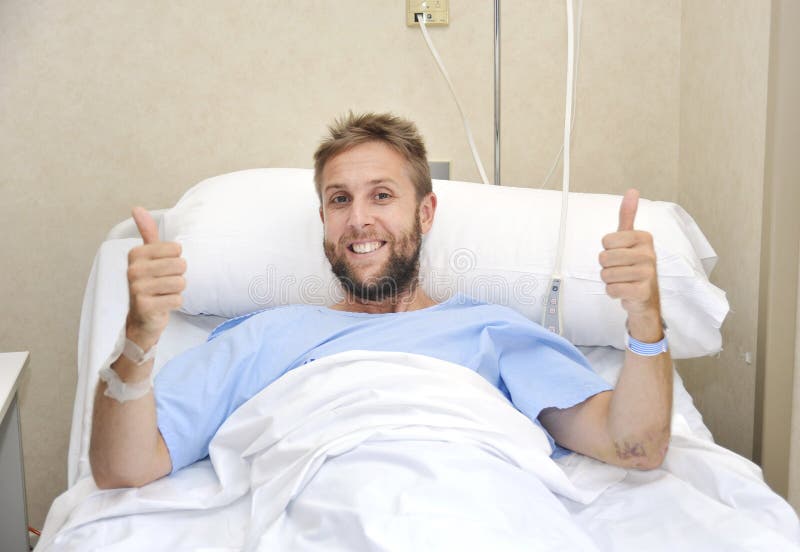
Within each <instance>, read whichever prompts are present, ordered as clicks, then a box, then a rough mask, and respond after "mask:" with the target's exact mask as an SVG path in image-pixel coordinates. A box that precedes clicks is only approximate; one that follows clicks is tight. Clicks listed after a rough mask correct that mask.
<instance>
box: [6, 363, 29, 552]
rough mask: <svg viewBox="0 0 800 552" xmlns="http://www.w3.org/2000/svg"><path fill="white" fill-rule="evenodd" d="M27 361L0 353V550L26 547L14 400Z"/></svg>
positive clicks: (19, 446)
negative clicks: (0, 547)
mask: <svg viewBox="0 0 800 552" xmlns="http://www.w3.org/2000/svg"><path fill="white" fill-rule="evenodd" d="M27 364H28V353H27V352H25V353H0V420H2V421H0V542H2V543H3V550H8V551H19V552H22V551H23V550H24V551H25V552H27V551H28V550H29V545H28V514H27V511H26V509H25V473H24V472H23V469H22V444H21V439H20V434H19V404H18V401H17V389H18V388H19V382H20V380H21V379H22V372H23V370H24V369H25V367H26V366H27Z"/></svg>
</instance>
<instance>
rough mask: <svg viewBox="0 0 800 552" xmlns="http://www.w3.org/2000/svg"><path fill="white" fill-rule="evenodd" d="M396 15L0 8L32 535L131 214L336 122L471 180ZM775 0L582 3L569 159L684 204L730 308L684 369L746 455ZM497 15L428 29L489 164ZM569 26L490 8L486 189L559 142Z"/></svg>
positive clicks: (531, 13)
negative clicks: (361, 123) (88, 314)
mask: <svg viewBox="0 0 800 552" xmlns="http://www.w3.org/2000/svg"><path fill="white" fill-rule="evenodd" d="M404 4H405V2H403V1H401V0H382V1H374V2H370V3H369V8H368V9H366V8H365V4H364V2H357V1H355V0H340V1H338V2H323V1H321V0H317V1H314V0H305V1H298V2H294V3H292V4H291V5H292V6H293V7H294V9H293V10H289V9H287V4H286V3H284V2H263V1H260V2H256V1H250V2H241V3H237V4H236V5H235V7H232V5H231V4H228V3H219V2H212V1H210V0H205V1H192V2H189V1H188V0H185V1H183V2H170V3H141V2H132V1H129V2H101V1H99V0H98V1H95V2H91V1H85V2H81V3H80V5H78V4H75V3H64V2H36V3H34V2H29V1H27V0H6V1H4V2H0V125H2V129H0V166H2V167H3V169H2V171H0V192H2V197H3V202H2V204H0V231H2V232H3V234H4V235H5V236H10V237H11V238H10V239H6V240H5V241H4V245H3V250H2V257H3V259H4V270H3V271H0V293H2V305H3V309H4V314H5V316H4V317H3V320H2V322H0V349H2V350H30V351H31V364H30V367H31V374H30V377H29V380H28V381H27V382H26V385H25V386H24V388H23V392H22V425H23V439H24V443H23V445H24V449H25V465H26V484H27V491H28V497H29V512H30V522H31V523H32V524H33V525H34V526H41V524H42V521H43V519H44V515H45V513H46V511H47V508H48V507H49V504H50V502H51V500H52V499H53V497H54V496H55V495H57V494H58V493H59V492H61V491H62V490H63V489H64V488H65V485H66V475H65V472H66V451H67V439H68V429H69V422H70V417H71V405H72V400H73V396H74V386H75V356H76V339H77V331H78V315H79V309H80V302H81V298H82V293H83V287H84V284H85V281H86V277H87V275H88V271H89V268H90V264H91V260H92V257H93V255H94V252H95V250H96V248H97V246H98V244H99V242H100V241H101V240H102V237H103V235H104V234H105V232H106V231H107V230H108V228H109V227H110V226H111V225H112V224H114V223H115V222H116V221H118V220H120V219H122V218H124V217H126V216H127V214H128V210H129V207H130V206H131V205H134V204H143V205H145V206H147V207H164V206H169V205H171V204H173V203H174V202H175V201H176V200H177V198H178V197H179V196H180V194H181V193H182V192H183V191H184V190H186V189H187V188H188V187H189V186H191V185H192V184H193V183H195V182H197V181H198V180H200V179H202V178H204V177H207V176H211V175H214V174H219V173H222V172H227V171H231V170H236V169H241V168H249V167H261V166H301V167H308V166H310V155H311V152H312V151H313V148H314V145H315V143H316V141H317V140H318V138H319V137H320V136H321V135H322V133H323V131H324V125H325V124H326V123H327V122H328V121H329V120H330V119H331V118H332V117H333V116H335V115H337V114H339V113H342V112H343V111H346V110H347V109H356V110H363V109H375V110H394V111H396V112H398V113H400V114H404V115H407V116H410V117H412V118H414V119H415V120H417V121H418V123H419V125H420V127H421V130H422V131H423V133H424V134H425V136H426V137H427V140H428V146H429V151H430V156H431V157H432V158H434V159H450V160H452V161H453V173H452V174H453V178H457V179H467V180H477V173H476V171H475V169H474V168H473V164H472V161H471V158H470V156H469V150H468V146H467V144H466V140H465V139H464V137H463V132H462V129H461V122H460V120H459V118H458V112H457V110H456V108H455V106H454V104H453V102H452V100H451V99H450V97H449V93H448V91H447V88H446V85H445V84H444V82H443V81H442V79H441V78H440V76H439V75H438V73H437V71H436V68H435V66H434V64H433V61H432V60H431V58H430V55H429V53H428V52H427V49H426V48H425V46H424V43H423V41H422V39H421V37H420V36H419V32H418V30H417V29H413V28H407V27H406V26H405V24H404V16H403V9H404ZM723 4H724V6H723ZM769 5H770V3H769V2H768V1H767V0H763V1H759V2H750V1H749V0H739V1H737V2H725V3H721V2H710V1H702V2H700V1H694V0H693V1H692V2H683V3H682V2H681V0H671V1H658V2H638V3H634V4H631V3H630V2H628V1H626V0H608V1H606V2H603V3H602V4H600V3H597V2H586V6H585V9H584V22H583V35H582V52H581V54H582V57H581V61H580V75H579V81H578V98H579V101H578V107H577V122H576V126H575V137H574V146H573V187H574V189H576V190H582V191H603V192H620V191H622V190H623V189H625V188H626V187H628V186H631V185H636V186H639V187H640V189H641V190H642V192H643V195H645V196H646V197H649V198H652V199H667V200H680V201H681V202H682V203H683V204H684V206H685V207H686V208H687V209H688V210H689V211H690V212H691V213H692V214H694V215H696V216H697V217H698V220H699V221H700V223H701V225H702V227H703V228H704V229H705V230H706V231H707V233H708V235H709V237H710V239H711V241H712V243H713V244H714V246H715V247H716V248H717V249H718V251H719V252H720V254H721V256H722V261H721V262H720V266H719V268H718V272H717V273H716V281H717V283H719V284H721V285H722V286H723V287H726V288H727V289H728V290H729V293H730V297H731V301H732V304H733V305H734V308H735V309H736V313H735V316H733V317H732V319H731V321H730V323H729V325H728V327H726V334H725V343H726V352H725V353H723V356H722V357H721V358H720V359H709V360H707V361H704V362H698V363H691V364H687V365H686V366H682V367H681V371H682V373H684V374H685V375H686V376H687V381H688V383H689V386H690V388H691V390H692V391H693V392H696V393H697V396H698V399H699V400H698V402H699V404H700V407H701V409H702V410H703V411H704V413H705V415H706V420H707V422H708V424H709V426H711V428H712V429H713V430H714V431H715V432H716V433H717V436H718V438H719V440H720V441H721V442H722V443H723V444H726V445H729V446H732V447H733V448H734V449H735V450H737V451H739V452H743V453H744V454H749V453H750V451H751V450H752V435H753V409H754V407H753V402H754V398H753V395H754V368H753V366H751V365H746V364H744V362H743V361H742V359H741V358H740V356H739V355H740V353H743V352H744V351H754V347H755V342H754V340H755V326H754V322H753V320H754V317H755V316H756V315H757V301H756V299H755V297H757V287H756V288H753V286H754V285H755V286H757V283H758V268H757V267H758V262H759V251H760V249H759V246H760V241H759V238H758V236H759V235H760V223H761V221H760V217H759V216H758V213H760V206H761V202H762V198H761V191H760V189H759V185H760V184H759V183H760V182H762V181H763V169H764V159H763V154H764V143H763V140H764V125H765V122H764V118H765V106H766V59H767V56H768V43H769V40H768V38H769ZM491 16H492V13H491V2H484V1H478V0H473V1H470V2H467V1H462V2H459V1H456V0H453V1H452V2H451V25H450V27H448V28H445V29H431V35H432V36H433V39H434V41H435V42H436V44H437V46H438V48H439V50H440V53H441V55H442V57H443V58H444V60H445V61H446V63H447V66H448V69H449V71H450V73H451V76H452V77H453V80H454V83H455V86H456V88H457V89H458V90H459V92H460V95H461V101H462V103H463V104H464V107H465V109H466V111H467V112H468V113H469V115H470V117H471V124H472V128H473V132H474V133H475V136H476V140H477V143H478V147H479V149H480V151H481V154H482V156H483V160H484V164H485V165H486V167H487V170H488V172H490V173H491V169H490V168H489V167H491V164H492V159H491V151H492V144H491V138H492V78H491V75H492V73H491V63H492V48H491V44H492V38H491V31H492V20H491ZM564 26H565V21H564V11H563V2H562V0H535V1H525V2H522V1H517V2H514V1H506V2H503V31H504V40H503V71H504V72H503V115H504V119H503V138H504V142H503V160H504V168H503V182H504V184H508V185H525V186H536V185H539V183H541V181H542V179H543V178H544V176H545V174H546V173H547V170H548V169H549V167H550V163H551V162H552V159H553V157H554V156H555V154H556V152H557V151H558V149H559V147H560V136H561V132H562V126H563V79H564V69H563V64H564V57H565V51H564V47H565V42H566V37H565V29H564ZM704 65H705V66H707V67H711V68H712V70H713V71H712V73H713V74H712V76H708V75H705V74H704V73H703V71H702V69H703V67H704ZM759 152H760V153H759ZM559 182H560V177H559V175H558V174H555V175H554V178H553V180H552V186H557V185H558V183H559ZM720 197H721V198H724V199H723V201H721V202H720V201H712V200H714V199H715V198H720ZM728 209H732V210H733V212H732V213H731V212H730V211H728ZM753 209H755V212H756V213H757V214H756V216H753V214H752V210H753ZM737 243H738V247H737ZM743 266H744V267H746V269H745V270H741V271H739V270H738V269H739V268H741V267H743ZM750 272H753V274H751V273H750ZM754 289H755V291H754ZM704 364H705V365H704ZM723 368H724V369H723ZM732 405H735V406H736V408H735V409H733V412H734V414H733V415H731V406H732Z"/></svg>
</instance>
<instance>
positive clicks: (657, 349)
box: [625, 332, 669, 356]
mask: <svg viewBox="0 0 800 552" xmlns="http://www.w3.org/2000/svg"><path fill="white" fill-rule="evenodd" d="M625 335H626V336H627V340H626V343H625V344H626V346H627V347H628V349H630V350H631V352H632V353H635V354H637V355H640V356H657V355H660V354H661V353H666V352H667V350H668V349H669V347H668V344H667V333H666V332H664V338H663V339H662V340H661V341H656V342H655V343H644V342H642V341H639V340H638V339H634V338H632V337H631V334H629V333H628V332H625Z"/></svg>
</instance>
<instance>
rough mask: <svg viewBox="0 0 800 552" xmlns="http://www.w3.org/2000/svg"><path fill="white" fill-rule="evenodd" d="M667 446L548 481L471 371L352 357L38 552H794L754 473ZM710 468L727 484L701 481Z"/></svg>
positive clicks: (539, 456) (325, 363)
mask: <svg viewBox="0 0 800 552" xmlns="http://www.w3.org/2000/svg"><path fill="white" fill-rule="evenodd" d="M677 437H679V438H678V439H677V441H676V439H673V445H672V448H671V450H670V452H669V454H668V461H667V462H666V463H665V466H664V469H660V470H654V471H652V472H634V471H632V472H628V471H626V470H622V469H620V468H615V467H612V466H607V465H604V464H600V463H598V462H595V461H593V460H590V459H588V458H584V457H581V456H578V455H573V456H571V457H569V459H567V460H564V461H562V462H561V465H559V464H557V463H555V462H554V461H552V460H551V459H550V457H549V454H550V446H549V444H548V441H547V438H546V436H545V434H544V433H543V432H542V430H541V429H540V428H539V427H538V426H537V425H535V424H533V423H531V422H530V420H528V419H527V418H526V417H525V416H523V415H522V414H521V413H519V412H518V411H517V410H516V409H514V408H513V407H512V406H511V405H510V404H509V403H508V401H507V400H506V399H505V398H504V397H503V396H502V394H500V392H499V391H497V390H496V389H495V388H494V387H493V386H491V385H490V384H489V383H488V382H486V381H485V380H484V379H483V378H481V377H480V376H478V375H477V374H475V373H474V372H472V371H471V370H468V369H466V368H463V367H460V366H457V365H454V364H450V363H447V362H444V361H440V360H437V359H432V358H429V357H423V356H419V355H409V354H402V353H375V352H365V351H351V352H348V353H342V354H339V355H335V356H332V357H327V358H323V359H320V360H317V361H315V362H313V363H310V364H308V365H305V366H303V367H301V368H298V369H296V370H294V371H292V372H289V373H288V374H286V375H285V376H283V377H282V378H280V379H279V380H278V381H276V382H275V383H273V384H272V385H270V386H269V387H267V388H266V389H264V390H263V391H262V392H261V393H259V394H258V395H256V396H255V397H253V398H252V399H251V400H250V401H248V402H247V403H245V404H244V405H243V406H242V407H241V408H239V409H238V410H237V411H236V412H235V413H234V414H233V415H232V416H231V417H230V418H229V419H228V420H227V421H226V422H225V424H223V426H222V427H221V428H220V430H219V431H218V432H217V434H216V436H215V437H214V439H213V440H212V443H211V446H210V460H205V461H202V462H198V463H196V464H194V465H192V466H190V467H188V468H186V469H184V470H181V471H180V472H178V473H177V474H175V475H174V476H171V477H168V478H164V479H162V480H159V481H156V482H154V483H151V484H150V485H147V486H145V487H143V488H141V489H120V490H112V491H100V490H98V489H97V488H96V486H95V485H94V483H93V481H92V480H91V478H83V479H81V480H80V481H78V483H77V484H76V485H74V486H73V487H72V488H71V489H70V490H69V491H67V492H66V493H64V494H63V495H62V496H60V497H59V498H58V499H57V500H56V501H55V502H54V504H53V507H52V508H51V510H50V513H49V514H48V518H47V521H46V523H45V528H44V532H43V535H42V537H41V539H40V541H39V545H38V546H37V550H82V551H83V550H280V551H283V550H287V551H294V550H297V551H305V550H309V551H310V550H319V551H322V550H324V551H326V552H327V551H335V550H343V551H344V550H348V551H358V550H387V551H388V550H391V551H405V550H409V551H411V550H414V551H418V550H432V551H436V550H459V551H462V550H482V551H483V550H508V551H514V550H526V551H529V550H582V551H591V550H634V549H638V550H641V549H648V550H653V549H656V548H658V547H659V546H664V545H666V544H670V543H667V542H664V537H665V536H666V537H667V538H672V537H675V536H677V538H679V539H680V541H678V542H681V543H686V544H688V546H685V547H683V548H684V549H702V550H715V549H719V550H737V549H742V550H761V549H764V550H766V549H770V550H792V549H794V546H793V545H792V544H791V543H790V540H792V541H796V539H797V525H796V523H797V522H796V517H795V518H792V516H793V513H791V510H790V509H789V510H788V511H787V508H788V506H786V505H785V503H783V502H782V501H780V499H778V498H777V497H775V498H772V496H773V495H772V494H771V492H770V491H769V490H768V489H767V488H766V486H765V485H764V484H763V482H761V481H760V476H759V474H758V471H757V469H755V470H754V469H752V468H751V467H749V466H748V464H747V463H746V461H745V463H742V462H740V460H743V459H740V458H739V457H738V456H736V455H733V453H727V451H725V452H720V451H724V449H721V448H720V447H716V445H713V443H707V442H705V441H701V440H697V439H695V440H692V439H691V438H690V437H689V436H686V437H680V436H677ZM680 439H683V441H681V440H680ZM693 447H695V448H693ZM709 455H717V456H720V457H722V460H723V468H725V469H724V470H723V471H721V472H716V471H713V470H712V473H709V472H706V471H705V470H703V469H702V465H703V464H702V462H698V461H697V460H698V459H699V458H701V457H708V456H709ZM718 460H719V459H718V458H715V459H714V462H715V463H717V462H718ZM694 465H697V466H700V468H701V469H695V468H694V467H693V466H694ZM709 465H711V464H709ZM672 472H675V473H672ZM637 478H638V479H637ZM721 478H722V479H725V480H726V481H728V482H726V483H723V484H721V483H720V479H721ZM637 481H638V482H637ZM730 481H735V484H736V485H735V486H736V488H737V489H738V490H737V491H735V492H734V491H731V492H727V491H724V489H727V488H732V487H733V486H732V485H731V484H730V483H729V482H730ZM654 482H655V484H654ZM658 482H661V483H662V484H661V485H660V486H659V485H658V484H657V483H658ZM628 488H630V490H628ZM659 493H660V494H659ZM685 493H689V494H691V495H692V498H691V500H689V501H688V502H687V501H686V500H684V499H683V498H682V495H683V494H685ZM629 500H630V501H632V503H633V502H637V501H638V502H642V501H644V502H646V503H647V502H649V503H650V504H651V505H653V504H656V505H659V506H660V507H659V508H649V509H648V508H647V507H646V506H645V507H644V508H643V507H642V505H641V504H636V505H635V507H633V508H628V507H627V506H626V501H629ZM659 501H660V502H661V504H658V503H659ZM698 504H699V505H701V506H703V507H704V508H705V510H704V511H703V512H697V513H693V514H692V515H688V516H687V515H683V514H684V512H683V511H682V510H683V506H692V507H695V506H696V505H698ZM712 506H713V507H712ZM651 512H652V514H651ZM670 512H676V513H678V514H681V515H683V517H680V516H679V523H678V524H677V525H676V524H670V523H669V521H670V520H669V517H668V516H669V515H670ZM709 512H710V513H711V514H712V515H711V516H709V515H708V513H709ZM653 518H656V521H659V522H660V523H654V522H653ZM684 518H686V519H688V520H689V522H690V523H689V524H688V525H687V524H686V523H685V521H684ZM642 520H643V521H642ZM609 521H610V523H608V522H609ZM620 521H621V522H627V525H625V524H624V523H619V522H620ZM695 526H697V527H695ZM720 527H722V528H724V531H725V533H724V534H723V535H722V536H723V537H724V538H721V539H716V543H717V544H718V546H717V545H715V539H714V538H713V537H714V528H720ZM781 533H783V535H781ZM748 535H751V536H755V535H757V537H758V538H757V544H758V547H755V548H754V547H752V546H751V545H752V544H753V539H752V538H751V539H750V540H748V539H747V538H745V537H747V536H748ZM729 537H732V538H729ZM693 543H694V544H700V543H702V547H700V548H693ZM737 543H743V544H744V546H740V547H739V548H736V546H737V545H738V544H737ZM671 544H672V545H673V547H672V548H673V549H674V545H675V544H677V542H676V541H673V542H672V543H671ZM654 546H655V548H654ZM762 546H763V548H762Z"/></svg>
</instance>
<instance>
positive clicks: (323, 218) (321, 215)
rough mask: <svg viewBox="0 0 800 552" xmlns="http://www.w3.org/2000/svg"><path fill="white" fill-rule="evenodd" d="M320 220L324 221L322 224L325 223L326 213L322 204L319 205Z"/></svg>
mask: <svg viewBox="0 0 800 552" xmlns="http://www.w3.org/2000/svg"><path fill="white" fill-rule="evenodd" d="M319 220H321V221H322V224H325V213H323V212H322V205H320V206H319Z"/></svg>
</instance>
